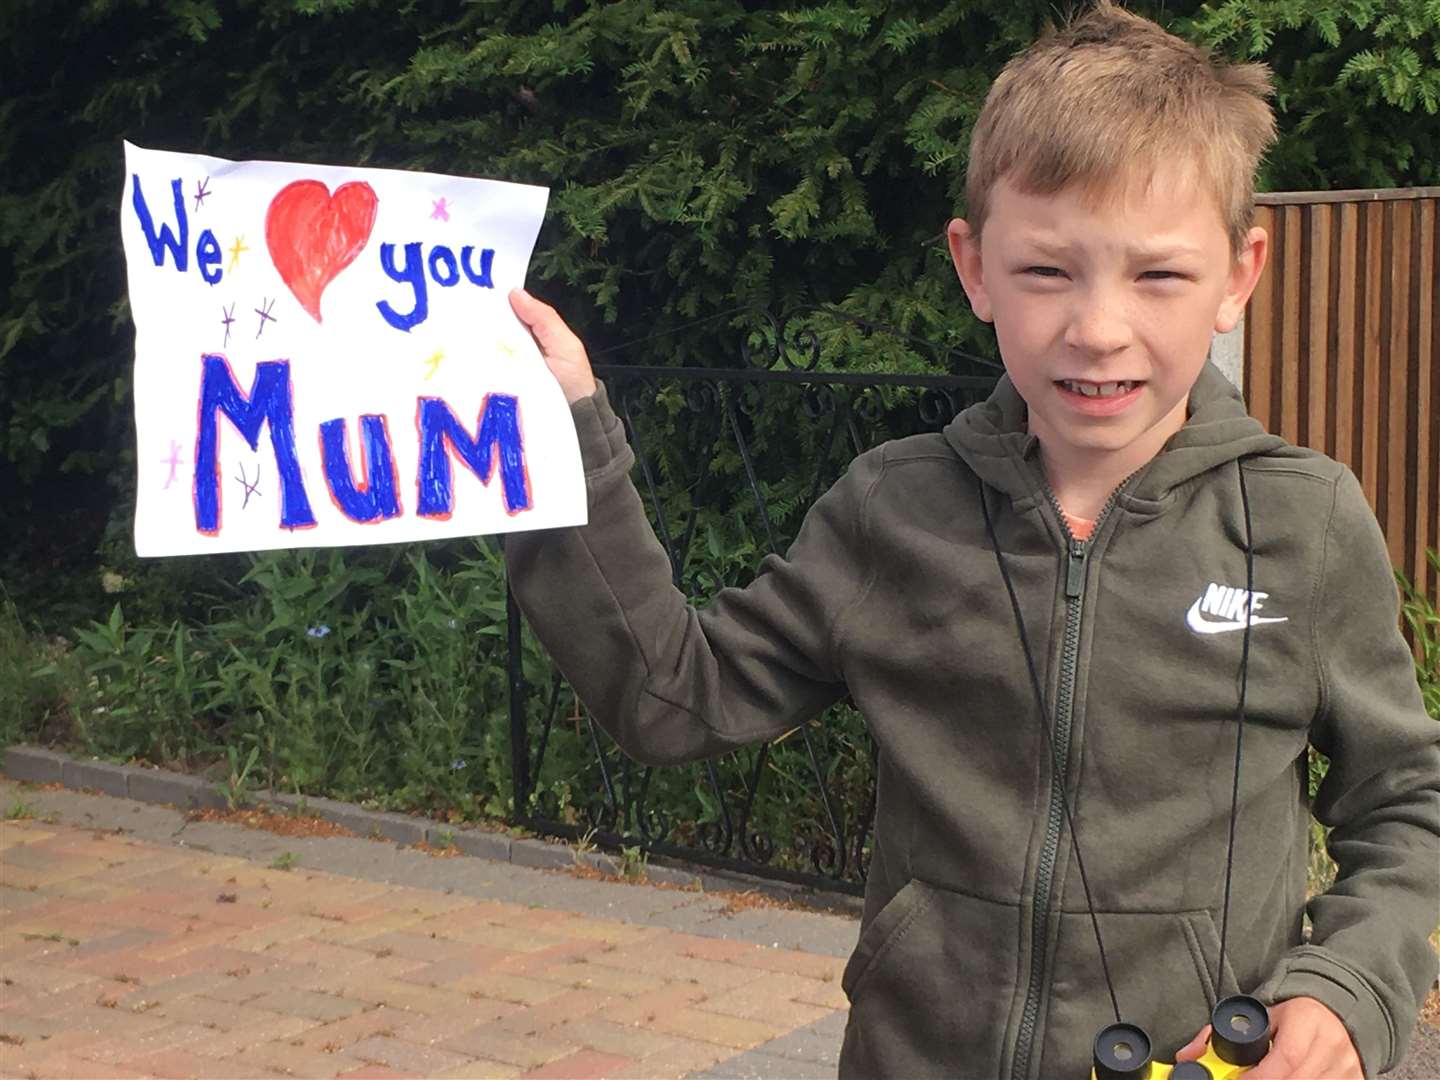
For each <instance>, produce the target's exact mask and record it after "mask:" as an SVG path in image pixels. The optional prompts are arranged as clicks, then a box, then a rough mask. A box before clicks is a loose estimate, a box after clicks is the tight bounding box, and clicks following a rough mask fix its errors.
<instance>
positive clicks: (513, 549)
mask: <svg viewBox="0 0 1440 1080" xmlns="http://www.w3.org/2000/svg"><path fill="white" fill-rule="evenodd" d="M511 303H512V305H513V306H514V308H515V312H516V314H517V315H518V316H519V317H520V319H521V320H522V321H523V322H525V324H526V325H527V326H529V328H530V330H531V333H532V334H533V335H534V336H535V340H536V342H537V344H539V346H540V349H541V352H542V354H543V355H544V357H545V360H546V363H547V365H548V366H549V367H550V370H551V371H552V372H553V373H554V375H555V377H556V379H557V380H558V381H559V382H560V385H561V388H562V389H563V390H564V392H565V396H566V398H567V400H569V401H570V402H571V411H572V415H573V416H574V419H575V427H576V433H577V435H578V436H579V439H580V451H581V459H582V461H583V464H584V468H585V482H586V490H587V498H588V509H589V524H588V525H585V526H583V527H580V528H570V529H549V530H537V531H534V532H525V533H514V534H511V535H510V536H508V537H507V538H506V544H505V558H506V563H507V566H508V569H509V574H510V584H511V588H512V589H513V591H514V593H515V596H516V599H517V600H518V601H519V603H520V606H521V609H522V610H523V611H524V612H525V615H526V617H527V618H528V619H529V621H530V625H531V627H532V628H533V629H534V631H535V633H536V636H537V637H538V638H539V639H540V641H541V642H542V643H543V644H544V645H545V647H546V649H547V650H548V651H549V652H550V655H551V656H552V657H553V658H554V660H555V662H556V664H557V665H558V666H559V668H560V670H561V671H562V672H564V674H565V676H566V678H568V679H569V680H570V683H571V685H572V686H574V688H575V690H576V692H577V693H578V694H579V696H580V698H581V700H582V701H584V702H585V704H586V705H587V706H588V707H589V708H590V710H591V712H592V713H593V714H594V715H595V718H596V719H597V720H598V721H599V722H600V723H601V724H602V725H603V726H604V727H605V728H606V730H608V731H609V732H610V733H611V735H612V736H614V738H615V740H616V742H618V743H619V744H620V746H621V748H622V749H624V750H625V751H626V752H627V753H628V754H630V755H631V756H632V757H634V758H636V759H637V760H639V761H641V762H643V763H646V764H674V763H678V762H683V761H690V760H694V759H697V758H702V757H707V756H710V755H713V754H718V753H721V752H723V751H725V750H728V749H732V748H734V747H736V746H739V745H743V744H744V743H748V742H756V741H762V740H765V739H769V738H774V737H776V736H778V735H780V734H782V733H784V732H785V731H788V730H790V729H791V728H793V727H795V726H797V725H799V724H801V723H804V722H805V721H806V720H808V719H809V718H811V717H812V716H814V715H815V714H816V713H818V712H819V711H821V710H822V709H824V708H825V707H826V706H827V705H829V704H831V703H832V702H834V701H835V700H837V699H838V698H839V697H840V696H841V695H842V694H843V693H844V690H845V687H844V685H843V678H842V674H841V671H840V662H839V658H838V651H837V642H838V639H839V637H840V630H841V626H842V623H843V619H844V614H845V612H846V611H847V610H848V609H849V608H850V607H851V606H852V605H853V603H854V602H855V600H856V599H857V598H858V597H859V596H860V595H861V594H862V593H863V590H864V585H865V580H866V577H867V574H866V570H865V569H864V562H865V560H864V559H863V558H862V553H863V550H864V544H863V540H862V537H861V532H862V525H863V523H862V515H863V506H864V502H865V497H866V493H867V491H868V489H869V487H870V486H871V481H872V480H873V479H874V476H875V475H876V474H877V473H878V468H879V467H878V464H877V461H878V455H865V456H864V457H862V458H861V459H860V460H859V461H858V462H857V463H856V464H855V465H853V466H852V467H851V469H850V471H849V473H847V475H846V476H845V477H844V478H843V479H842V480H840V481H839V482H838V483H837V484H836V485H835V486H834V487H833V488H832V489H831V490H830V491H829V492H827V493H826V494H825V495H824V496H823V497H822V498H821V499H820V500H819V501H818V502H817V503H816V504H815V506H814V507H813V508H812V509H811V511H810V513H809V514H808V515H807V516H806V519H805V523H804V525H803V526H802V528H801V530H800V535H799V536H798V537H797V538H796V540H795V543H794V545H793V546H792V547H791V549H790V551H789V552H788V553H787V554H786V556H785V557H784V558H781V557H779V556H775V555H772V556H769V557H768V558H766V559H765V560H764V562H763V563H762V564H761V566H760V573H759V575H758V576H757V577H756V579H755V580H754V581H753V582H752V583H751V584H750V585H749V586H748V587H746V588H744V589H726V590H724V591H723V592H721V593H720V594H719V595H718V596H717V597H716V598H715V599H714V600H713V601H712V602H711V603H710V604H709V605H708V606H707V607H705V608H704V609H703V610H699V611H697V610H696V609H694V608H692V607H691V606H690V605H689V604H688V603H687V601H686V598H685V597H684V595H682V594H681V593H680V591H679V590H678V589H676V588H675V587H674V585H673V584H672V581H671V570H670V561H669V558H668V556H667V555H666V553H665V550H664V548H663V547H662V546H661V545H660V542H659V541H658V540H657V539H656V537H655V534H654V531H653V530H652V529H651V527H650V523H649V521H648V520H647V518H646V516H645V512H644V508H643V506H642V504H641V501H640V496H639V494H638V493H637V492H636V490H635V487H634V484H632V483H631V481H630V468H631V466H632V464H633V463H634V460H635V458H634V454H633V452H632V451H631V450H630V448H629V446H628V445H627V444H626V441H625V432H624V428H623V426H622V425H621V423H620V421H619V419H618V418H617V417H616V415H615V413H614V411H613V410H612V409H611V407H610V404H609V401H608V399H607V397H606V393H605V389H604V387H603V386H599V385H597V383H596V382H595V379H594V376H593V374H592V373H591V370H590V365H589V361H588V359H587V358H586V355H585V349H584V346H583V344H581V342H580V341H579V339H578V338H576V337H575V335H574V334H573V333H572V332H571V331H570V330H569V328H568V327H566V326H565V324H564V322H563V321H562V320H561V319H560V317H559V316H558V315H556V314H555V312H554V310H553V309H551V308H550V307H549V306H548V305H545V304H542V303H540V302H539V301H537V300H535V299H534V298H532V297H530V296H529V295H528V294H525V293H521V292H519V291H517V292H515V293H512V294H511Z"/></svg>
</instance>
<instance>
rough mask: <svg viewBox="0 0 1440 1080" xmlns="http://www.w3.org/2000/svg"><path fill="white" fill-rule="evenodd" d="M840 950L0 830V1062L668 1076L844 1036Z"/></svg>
mask: <svg viewBox="0 0 1440 1080" xmlns="http://www.w3.org/2000/svg"><path fill="white" fill-rule="evenodd" d="M357 843H358V842H357ZM374 846H375V847H377V848H379V847H381V846H382V845H374ZM616 888H620V887H619V886H616ZM842 963H843V962H842V961H841V960H840V959H838V958H835V957H831V956H817V955H813V954H810V953H805V952H797V951H791V950H787V949H776V948H770V947H766V946H764V945H761V944H756V943H752V942H747V941H736V940H725V939H722V938H715V937H705V936H697V935H692V934H688V933H680V932H677V931H674V930H669V929H664V928H662V927H659V926H642V925H635V924H633V923H628V922H622V921H617V920H610V919H604V918H594V917H588V916H584V915H579V914H573V913H570V912H566V911H559V910H549V909H544V908H538V907H535V906H532V905H526V904H520V903H507V902H502V901H497V900H487V899H476V898H474V897H470V896H462V895H454V894H447V892H445V891H441V890H439V889H428V888H415V887H407V886H404V885H397V884H386V883H383V882H376V881H367V880H360V879H356V878H353V877H348V876H343V875H339V874H333V873H328V872H324V871H320V870H314V869H308V868H306V867H305V866H304V865H303V862H302V864H301V865H299V866H295V867H293V868H292V869H288V870H285V869H277V868H273V867H271V866H269V865H266V864H264V863H259V864H257V863H256V862H254V861H251V860H249V859H245V858H237V857H232V856H227V855H221V854H215V853H210V852H203V851H196V850H190V849H185V848H176V847H173V846H165V845H161V844H157V843H152V842H147V841H143V840H138V839H135V838H134V837H131V836H126V835H122V834H117V833H115V832H112V831H103V830H97V829H95V828H87V827H77V826H75V825H69V824H45V823H43V822H39V821H33V820H31V821H5V822H4V823H3V824H0V980H3V983H0V1076H3V1077H6V1078H10V1077H32V1076H33V1077H45V1078H49V1077H97V1078H98V1077H107V1078H108V1077H115V1078H119V1077H144V1076H156V1077H237V1078H238V1077H270V1076H291V1077H332V1076H343V1077H357V1078H358V1077H401V1076H405V1077H417V1076H418V1077H512V1076H526V1077H577V1078H578V1077H602V1076H604V1077H646V1078H651V1077H666V1076H669V1077H679V1076H684V1075H686V1074H689V1073H691V1072H694V1071H696V1070H705V1069H708V1068H710V1067H711V1066H714V1065H716V1063H720V1062H724V1061H726V1060H727V1059H733V1060H738V1059H737V1058H736V1055H737V1054H739V1053H740V1052H741V1051H744V1050H747V1049H749V1048H751V1047H756V1046H759V1045H761V1044H771V1043H772V1041H773V1040H776V1039H777V1038H780V1037H783V1036H785V1035H787V1033H790V1032H793V1031H796V1030H797V1029H802V1030H809V1029H812V1028H814V1027H815V1026H816V1025H817V1022H818V1023H819V1024H820V1025H821V1026H822V1027H823V1028H824V1029H826V1030H828V1031H830V1035H829V1038H831V1040H832V1041H833V1045H834V1046H836V1047H837V1048H838V1044H839V1032H840V1030H841V1028H842V1026H843V1015H844V1014H843V1010H844V1008H845V1004H846V1003H845V999H844V995H843V994H842V993H841V990H840V985H839V977H840V969H841V967H842ZM831 1068H832V1075H833V1066H832V1067H831ZM715 1075H717V1076H719V1075H739V1073H732V1074H726V1073H725V1072H724V1070H723V1068H722V1069H721V1070H719V1071H717V1072H716V1073H715ZM807 1075H811V1074H807Z"/></svg>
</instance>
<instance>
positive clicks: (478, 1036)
mask: <svg viewBox="0 0 1440 1080" xmlns="http://www.w3.org/2000/svg"><path fill="white" fill-rule="evenodd" d="M439 1046H440V1048H441V1049H443V1050H450V1051H452V1052H454V1053H457V1054H465V1055H467V1056H472V1057H484V1058H485V1059H486V1060H489V1061H501V1062H504V1063H505V1064H507V1065H519V1066H520V1067H521V1068H524V1069H534V1068H536V1067H538V1066H540V1065H547V1064H549V1063H550V1062H552V1061H555V1060H556V1059H558V1058H563V1057H565V1056H567V1055H569V1054H573V1053H575V1051H577V1050H580V1049H581V1047H580V1046H577V1045H576V1044H575V1043H574V1042H573V1041H571V1040H570V1039H569V1038H568V1037H557V1036H556V1035H554V1034H547V1035H515V1034H513V1033H511V1032H508V1031H505V1030H503V1029H501V1028H497V1027H495V1026H494V1025H493V1024H482V1025H480V1026H479V1027H477V1028H473V1029H472V1030H470V1031H468V1032H466V1033H465V1034H464V1035H457V1036H456V1037H455V1038H453V1039H446V1040H444V1041H443V1042H441V1043H440V1044H439Z"/></svg>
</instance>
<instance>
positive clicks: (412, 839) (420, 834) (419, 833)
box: [355, 811, 430, 845]
mask: <svg viewBox="0 0 1440 1080" xmlns="http://www.w3.org/2000/svg"><path fill="white" fill-rule="evenodd" d="M362 812H363V811H362ZM367 816H368V817H369V819H370V821H369V826H370V829H369V832H362V831H361V830H359V829H356V830H355V831H356V832H359V833H360V834H361V835H362V836H374V835H376V834H377V833H378V834H379V835H380V836H383V837H385V839H387V840H394V841H395V842H396V843H397V844H411V845H414V844H423V843H425V841H426V839H427V838H428V833H429V829H430V825H429V822H428V821H427V820H426V819H425V818H414V817H410V816H409V815H408V814H392V813H388V812H376V811H370V812H369V813H368V814H367Z"/></svg>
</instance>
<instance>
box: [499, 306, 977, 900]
mask: <svg viewBox="0 0 1440 1080" xmlns="http://www.w3.org/2000/svg"><path fill="white" fill-rule="evenodd" d="M753 325H754V323H753V321H752V322H751V326H752V327H753ZM760 325H761V326H762V327H763V328H764V329H763V331H762V333H760V334H758V335H756V334H755V333H754V332H753V330H752V331H751V332H750V333H749V334H747V336H746V337H745V338H743V339H742V340H741V342H740V343H739V345H738V346H737V348H736V351H737V352H738V353H739V355H740V358H741V360H742V365H741V366H739V367H734V368H728V367H727V368H683V367H682V368H669V367H639V366H627V365H603V364H597V365H596V369H595V370H596V373H597V374H598V375H599V376H600V377H601V378H603V379H604V380H605V382H606V384H607V386H608V388H609V392H610V397H611V400H612V402H613V403H614V404H615V407H616V410H617V412H618V413H619V414H620V416H621V418H622V420H623V421H624V423H625V427H626V430H627V434H628V436H629V439H630V445H631V446H632V447H633V448H634V450H635V455H636V467H635V475H634V480H635V483H636V486H637V488H638V489H639V491H640V494H641V496H642V498H643V499H644V501H645V502H646V504H647V507H648V509H649V512H650V515H651V521H652V523H653V524H654V526H655V531H656V535H657V536H658V537H659V539H660V542H661V543H662V544H663V545H664V547H665V550H666V552H667V554H668V555H669V558H670V566H671V571H672V579H673V582H674V584H675V585H676V587H677V588H679V589H681V590H682V591H684V592H685V593H686V594H687V595H688V596H689V597H690V598H691V601H692V602H693V603H696V604H697V605H703V604H704V603H705V601H706V600H707V599H708V598H709V597H711V596H713V595H714V594H715V593H716V592H718V591H719V590H720V589H722V588H725V587H727V586H737V585H743V584H745V583H746V582H747V581H749V580H750V578H751V577H752V576H753V574H754V572H755V569H756V566H757V564H758V563H759V561H760V559H761V558H763V557H764V556H765V555H766V554H768V553H770V552H780V551H783V550H784V548H785V546H786V545H787V544H788V542H789V540H790V538H791V537H793V535H794V534H795V532H796V531H797V530H798V527H799V523H800V521H801V519H802V518H803V517H804V514H805V511H806V510H807V509H808V508H809V506H810V504H811V503H813V502H814V501H815V499H816V498H817V497H818V496H819V495H820V493H821V492H822V491H823V490H824V489H825V488H826V487H827V486H828V485H829V484H830V483H832V482H833V481H834V479H835V478H836V477H838V476H839V475H840V473H841V472H843V470H844V468H845V467H846V466H847V465H848V463H849V461H850V459H851V458H852V457H854V456H855V455H856V454H858V453H860V452H861V451H863V450H865V449H867V448H869V447H871V446H874V445H877V444H878V443H880V442H883V441H884V440H886V439H890V438H896V437H900V436H903V435H908V434H914V433H916V432H921V431H934V430H938V429H940V428H941V427H943V426H944V425H945V424H946V423H948V422H949V421H950V419H951V418H952V417H953V416H954V415H955V413H956V412H958V411H959V410H960V409H961V408H963V407H965V406H966V405H968V404H970V403H972V402H974V401H976V400H980V399H983V398H984V397H985V396H986V395H987V394H988V393H989V392H990V390H991V388H992V387H993V385H994V383H995V380H996V378H997V377H998V374H999V368H998V367H997V366H996V365H995V364H993V363H992V362H990V361H987V360H984V359H982V358H979V357H975V356H972V355H968V354H966V353H963V352H960V351H958V350H953V349H946V348H943V347H940V348H937V347H935V346H932V345H931V344H929V343H927V342H924V341H919V340H916V339H912V338H908V337H906V336H904V335H901V334H897V333H895V332H893V331H890V330H887V329H884V328H879V327H875V326H873V325H870V324H867V323H865V322H864V321H862V320H857V319H854V318H852V317H849V316H847V315H844V314H843V313H839V312H835V311H832V310H829V309H814V308H812V309H802V310H799V311H795V312H791V313H789V314H788V315H787V316H786V317H785V318H783V319H777V318H774V317H770V316H764V317H762V322H761V324H760ZM757 342H758V343H759V344H758V345H757ZM887 355H888V356H894V357H900V358H902V359H903V358H908V359H909V361H910V364H911V366H914V367H926V368H929V370H931V371H934V370H937V369H940V370H946V371H948V372H950V374H945V375H933V374H932V375H923V374H914V375H911V374H900V373H895V372H893V371H890V372H885V371H865V370H855V366H856V365H855V358H857V357H860V358H864V359H863V361H862V362H866V361H868V362H869V363H872V364H873V363H875V358H876V357H877V356H881V357H884V356H887ZM508 613H509V660H508V672H509V677H510V722H511V732H510V734H511V754H512V767H513V777H514V800H515V801H514V806H515V821H516V824H519V825H523V826H524V827H526V828H528V829H531V830H533V831H535V832H539V833H543V834H548V835H554V836H560V837H565V838H568V839H578V838H588V839H590V840H591V841H592V842H594V843H596V844H597V845H599V846H602V847H607V848H610V849H611V850H621V849H624V848H637V849H639V850H641V851H644V852H647V853H654V854H659V855H665V856H670V857H674V858H679V859H684V860H687V861H690V862H695V863H700V864H704V865H710V866H717V867H721V868H725V869H731V870H739V871H743V872H745V873H750V874H756V875H760V876H764V877H770V878H774V879H779V880H784V881H789V882H793V883H797V884H803V885H809V886H812V887H817V888H822V889H830V890H840V891H844V892H851V893H860V892H862V891H863V888H864V880H865V874H866V868H867V865H868V862H869V840H870V832H871V823H872V819H873V817H874V812H875V775H876V772H875V753H876V751H875V748H874V744H873V743H872V742H871V740H870V738H869V736H868V734H867V733H866V731H865V729H864V725H863V722H862V719H861V718H860V716H859V715H858V713H857V712H856V711H855V709H854V708H853V707H852V706H850V705H849V704H848V703H842V704H840V705H837V706H835V707H833V708H831V709H829V710H827V711H826V713H825V714H824V715H823V716H821V717H819V718H817V720H815V721H812V722H810V723H806V724H804V725H802V726H800V727H798V728H796V729H794V730H793V731H791V732H789V733H787V734H786V735H785V736H783V737H782V738H780V739H778V740H776V741H775V742H772V743H765V744H762V745H757V746H755V747H752V748H748V749H744V750H740V751H736V752H734V753H730V754H726V755H724V756H722V757H719V758H715V759H712V760H709V761H705V762H701V763H698V764H695V765H691V766H683V767H677V768H669V769H655V768H647V767H642V766H640V765H637V764H635V763H634V762H633V761H631V760H630V759H629V758H628V757H626V756H625V755H624V754H623V753H621V752H620V751H619V749H618V748H617V747H616V746H615V744H614V742H613V741H612V740H611V739H610V738H609V736H608V735H606V734H605V733H604V732H603V731H602V730H601V729H600V728H599V727H598V726H597V725H596V723H595V722H594V720H593V719H592V718H591V716H590V714H589V712H588V711H587V710H586V709H585V707H584V705H583V704H582V703H581V702H579V701H578V699H576V698H575V695H574V693H573V692H572V691H571V690H570V688H569V686H568V684H567V683H566V682H565V681H564V679H563V677H562V676H561V675H560V674H559V672H558V671H556V670H555V669H554V668H553V665H551V664H550V662H549V660H548V658H547V657H546V656H545V655H544V653H543V651H542V650H541V649H540V648H539V646H538V645H537V644H536V643H535V642H534V641H533V639H532V638H531V637H530V635H529V634H528V633H527V631H526V628H525V626H524V624H523V619H522V616H521V615H520V612H519V609H518V608H517V607H516V605H515V602H514V598H513V597H511V598H510V600H509V609H508ZM575 632H576V633H584V628H583V627H578V626H577V627H576V628H575Z"/></svg>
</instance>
